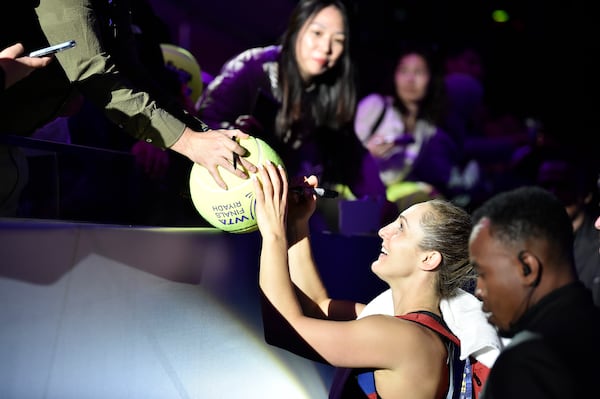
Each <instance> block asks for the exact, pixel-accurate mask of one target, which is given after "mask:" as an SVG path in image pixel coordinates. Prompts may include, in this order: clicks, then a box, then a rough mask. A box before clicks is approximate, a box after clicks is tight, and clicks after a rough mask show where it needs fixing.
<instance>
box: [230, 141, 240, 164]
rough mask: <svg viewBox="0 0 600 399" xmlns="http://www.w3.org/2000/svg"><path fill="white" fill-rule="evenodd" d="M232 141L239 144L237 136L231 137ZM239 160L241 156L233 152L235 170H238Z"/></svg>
mask: <svg viewBox="0 0 600 399" xmlns="http://www.w3.org/2000/svg"><path fill="white" fill-rule="evenodd" d="M231 140H233V141H235V142H236V143H237V138H236V137H235V136H231ZM238 158H239V155H238V154H236V152H235V151H233V169H237V163H238Z"/></svg>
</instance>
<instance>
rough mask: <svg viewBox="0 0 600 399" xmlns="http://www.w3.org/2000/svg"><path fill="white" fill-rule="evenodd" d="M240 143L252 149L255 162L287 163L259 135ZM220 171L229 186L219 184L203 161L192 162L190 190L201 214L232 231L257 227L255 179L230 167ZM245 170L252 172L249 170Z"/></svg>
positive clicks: (253, 229) (251, 153)
mask: <svg viewBox="0 0 600 399" xmlns="http://www.w3.org/2000/svg"><path fill="white" fill-rule="evenodd" d="M240 145H242V147H244V148H246V150H248V153H249V155H248V157H247V159H248V160H249V161H250V162H252V163H253V164H254V165H261V164H264V163H265V162H267V161H271V162H273V163H274V164H276V165H283V162H282V160H281V158H280V157H279V155H278V154H277V153H276V152H275V151H274V150H273V149H272V148H271V147H270V146H269V145H268V144H267V143H265V142H264V141H263V140H261V139H259V138H256V137H250V138H248V139H244V140H242V141H240ZM238 166H239V167H242V166H241V165H238ZM219 172H220V173H221V177H222V178H223V180H225V183H226V184H227V187H228V189H227V190H223V189H222V188H221V187H219V186H218V185H217V183H216V182H215V181H214V179H213V178H212V176H211V175H210V173H209V172H208V170H207V169H206V168H204V167H203V166H201V165H199V164H194V165H193V166H192V170H191V173H190V193H191V196H192V202H193V203H194V207H195V208H196V210H197V211H198V213H199V214H200V216H202V217H203V218H204V219H205V220H206V221H207V222H208V223H210V224H211V225H212V226H213V227H216V228H218V229H219V230H223V231H227V232H230V233H250V232H252V231H256V230H257V229H258V225H257V223H256V199H255V198H254V186H253V184H252V181H251V179H241V178H239V177H237V176H235V175H234V174H232V173H230V172H228V171H223V170H219ZM245 172H246V173H249V172H248V170H245Z"/></svg>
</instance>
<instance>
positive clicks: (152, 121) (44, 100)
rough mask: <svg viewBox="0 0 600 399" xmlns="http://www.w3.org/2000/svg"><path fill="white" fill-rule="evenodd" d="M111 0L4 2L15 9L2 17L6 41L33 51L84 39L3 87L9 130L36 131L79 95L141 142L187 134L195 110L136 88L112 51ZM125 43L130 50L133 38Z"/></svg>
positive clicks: (2, 114)
mask: <svg viewBox="0 0 600 399" xmlns="http://www.w3.org/2000/svg"><path fill="white" fill-rule="evenodd" d="M9 3H16V2H9ZM24 3H27V1H24ZM104 4H108V1H106V0H98V1H96V0H41V2H40V4H39V5H38V6H37V7H34V6H31V5H29V7H27V6H19V5H16V6H15V5H12V6H11V5H5V6H2V7H3V8H5V7H8V8H11V7H14V8H13V9H12V10H9V11H8V12H6V10H5V12H4V13H3V14H4V16H3V17H2V19H4V21H3V23H2V27H0V33H1V35H0V40H1V41H2V43H1V44H3V45H5V46H6V45H9V44H13V43H14V42H17V41H20V42H22V43H23V44H24V46H25V48H26V51H27V52H29V51H33V50H35V49H38V48H41V47H45V46H47V45H49V44H57V43H61V42H64V41H67V40H71V39H73V40H75V41H76V42H77V45H76V46H75V47H74V48H72V49H69V50H66V51H63V52H60V53H58V54H56V56H55V57H56V60H55V61H53V62H52V63H51V64H50V65H49V66H48V67H46V68H43V69H40V70H36V71H34V72H33V73H32V74H31V75H30V76H29V77H28V78H27V79H24V80H22V81H21V82H18V83H17V84H15V85H13V86H12V87H10V88H9V89H7V90H5V91H4V92H3V93H2V95H1V96H0V120H1V126H2V127H1V128H0V130H1V131H2V132H7V133H14V134H20V135H27V134H30V133H32V132H33V131H34V130H35V129H37V128H38V127H40V126H42V125H44V124H45V123H47V122H49V121H51V120H52V119H54V118H55V117H57V116H60V115H63V114H64V113H65V112H68V108H69V106H70V105H71V104H73V100H74V99H77V98H78V96H79V95H82V96H84V97H85V98H86V99H88V100H90V101H91V102H93V103H94V104H96V105H97V106H99V107H101V108H102V109H104V110H105V114H106V116H107V117H108V118H109V119H110V120H111V121H112V122H114V123H116V124H118V125H119V126H122V127H123V129H124V130H125V131H126V132H127V133H129V134H130V135H132V136H133V137H135V138H137V139H139V140H144V141H146V142H149V143H152V144H154V145H156V146H158V147H170V146H172V145H173V144H174V143H175V142H176V141H177V140H178V139H179V137H180V136H181V135H182V134H183V130H184V128H185V126H186V123H184V120H186V119H185V118H186V117H188V116H189V115H187V114H186V112H185V111H183V109H181V107H180V108H179V109H176V108H173V106H172V104H169V106H170V107H164V106H163V105H166V103H162V104H159V102H158V100H157V98H156V97H153V96H152V95H150V94H149V93H148V92H147V91H144V90H141V89H139V88H138V87H139V86H138V87H136V85H135V84H134V83H132V82H131V81H130V79H128V78H127V77H126V76H124V74H123V71H122V70H120V69H119V67H118V66H117V64H116V63H115V58H114V56H113V55H111V54H109V52H108V51H109V49H108V45H109V43H108V41H107V39H106V35H105V32H106V30H107V26H106V25H107V24H108V22H107V21H108V18H106V17H105V16H104V15H103V14H102V12H101V10H99V6H103V5H104ZM36 19H37V21H36ZM108 28H109V29H110V27H108ZM103 35H104V36H103ZM119 40H127V38H126V36H124V39H120V38H119ZM121 45H122V47H123V46H124V47H125V48H127V44H126V43H121ZM132 69H133V70H135V68H132ZM166 109H169V111H167V110H166ZM186 122H188V120H186ZM197 122H198V123H200V125H202V124H201V122H199V121H197ZM90 123H93V121H90ZM191 127H192V128H195V130H201V129H200V128H198V127H197V126H196V127H194V126H191Z"/></svg>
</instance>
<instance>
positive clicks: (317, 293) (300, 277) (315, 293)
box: [287, 176, 364, 320]
mask: <svg viewBox="0 0 600 399" xmlns="http://www.w3.org/2000/svg"><path fill="white" fill-rule="evenodd" d="M317 184H318V181H317V179H316V177H314V176H311V177H309V178H307V179H306V181H305V182H303V183H302V185H301V184H298V185H299V186H303V187H306V188H309V187H317ZM288 201H289V202H288V218H287V237H288V243H289V249H288V261H289V270H290V276H291V279H292V282H293V283H294V285H295V286H296V289H297V295H298V299H299V301H300V303H301V305H302V309H303V311H304V314H305V315H307V316H311V317H318V318H326V319H331V320H353V319H355V318H356V316H357V314H358V311H357V308H358V309H359V310H360V309H362V307H363V306H364V305H362V304H357V303H355V302H353V301H340V300H333V299H331V298H330V297H329V294H328V292H327V289H326V288H325V286H324V285H323V281H322V280H321V276H320V273H319V270H318V268H317V265H316V263H315V260H314V256H313V252H312V247H311V242H310V228H309V219H310V217H311V215H312V214H313V213H314V211H315V208H316V201H317V198H316V197H315V196H314V195H312V194H310V191H306V192H305V193H303V194H298V193H292V195H291V196H290V197H288Z"/></svg>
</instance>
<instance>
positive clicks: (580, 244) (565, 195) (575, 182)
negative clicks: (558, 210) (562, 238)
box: [537, 156, 600, 306]
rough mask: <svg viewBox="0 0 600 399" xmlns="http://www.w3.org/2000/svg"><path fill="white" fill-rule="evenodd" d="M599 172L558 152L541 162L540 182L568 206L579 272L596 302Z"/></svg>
mask: <svg viewBox="0 0 600 399" xmlns="http://www.w3.org/2000/svg"><path fill="white" fill-rule="evenodd" d="M597 174H598V170H597V168H594V166H593V164H592V163H590V162H587V163H586V162H584V161H578V160H576V159H573V158H568V157H560V156H558V157H553V158H549V159H546V160H544V161H542V162H541V164H540V166H539V168H538V174H537V184H538V185H540V186H541V187H543V188H545V189H547V190H548V191H550V192H552V193H553V194H554V195H555V196H556V197H557V198H558V199H559V200H560V201H561V202H562V203H563V205H564V206H565V210H566V211H567V214H568V215H569V218H570V219H571V223H572V225H573V232H574V233H575V241H574V253H575V268H576V269H577V276H578V277H579V279H580V280H581V281H583V283H584V284H585V286H586V287H588V288H589V289H590V290H591V291H592V297H593V298H594V303H595V304H596V306H600V251H599V249H598V244H599V240H598V232H597V231H596V229H595V228H594V222H595V221H596V219H597V218H598V216H600V213H599V212H598V204H597V202H598V196H597V191H596V190H597V187H596V179H597Z"/></svg>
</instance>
